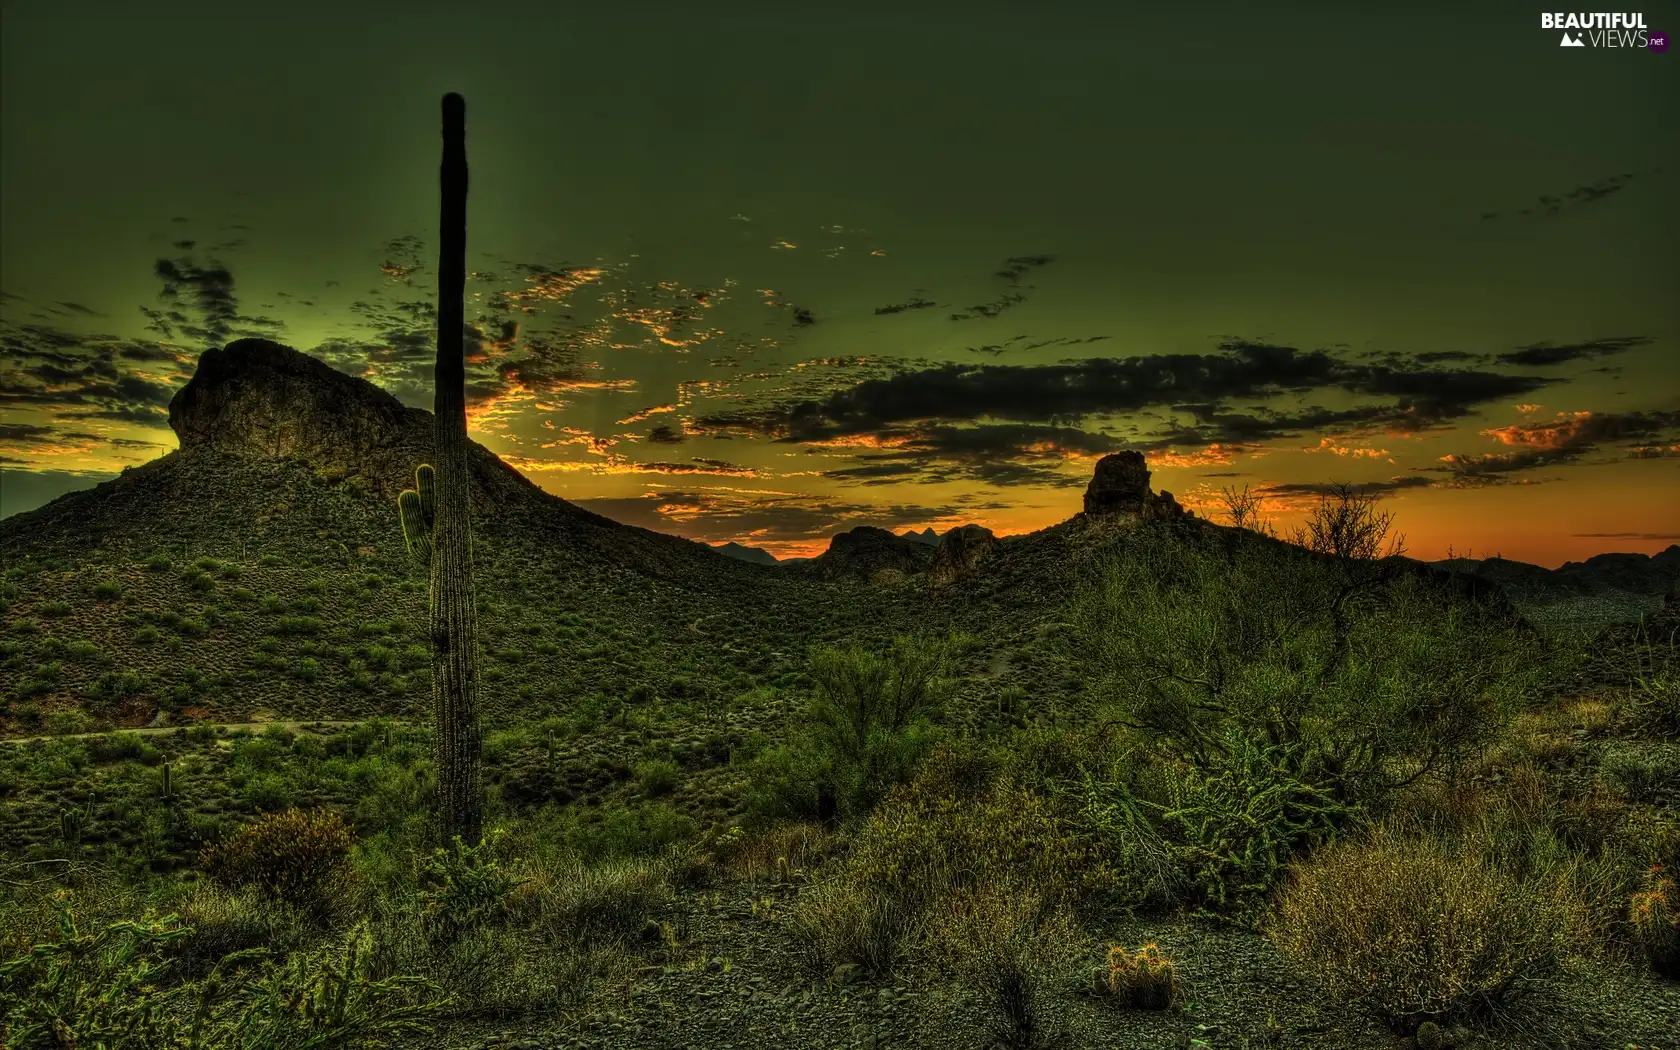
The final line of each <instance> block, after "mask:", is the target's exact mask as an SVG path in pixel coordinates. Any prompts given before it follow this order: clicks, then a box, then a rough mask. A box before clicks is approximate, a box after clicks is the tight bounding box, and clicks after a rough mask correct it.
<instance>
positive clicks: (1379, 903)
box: [1271, 828, 1578, 1031]
mask: <svg viewBox="0 0 1680 1050" xmlns="http://www.w3.org/2000/svg"><path fill="white" fill-rule="evenodd" d="M1577 925H1578V924H1577V923H1576V922H1575V921H1574V920H1573V919H1572V918H1571V917H1569V916H1567V915H1565V914H1563V909H1562V908H1561V907H1560V905H1559V903H1558V902H1557V901H1556V900H1555V899H1554V898H1551V897H1548V896H1546V895H1545V894H1543V893H1541V892H1538V891H1537V890H1536V889H1535V888H1534V887H1533V886H1531V885H1528V884H1525V883H1524V882H1523V881H1521V880H1518V879H1516V878H1513V877H1512V876H1510V875H1508V874H1505V873H1503V872H1501V871H1498V870H1497V869H1495V868H1494V867H1492V866H1490V865H1489V864H1488V863H1486V862H1485V861H1484V860H1483V859H1482V858H1481V857H1479V856H1477V855H1476V854H1475V853H1473V852H1467V851H1465V850H1463V849H1461V848H1458V847H1457V846H1456V845H1455V844H1450V843H1445V842H1442V841H1441V840H1438V839H1434V838H1420V837H1415V836H1407V835H1404V834H1402V833H1400V832H1398V831H1395V830H1393V829H1388V828H1379V829H1377V830H1375V831H1374V832H1373V833H1372V834H1371V836H1370V837H1368V838H1366V839H1365V840H1363V841H1348V842H1342V843H1338V844H1335V845H1332V846H1330V847H1328V848H1326V849H1324V850H1321V851H1320V852H1319V853H1318V854H1316V855H1315V856H1314V857H1313V858H1312V859H1311V860H1309V861H1307V862H1305V863H1304V864H1302V865H1300V866H1299V867H1298V868H1297V869H1296V871H1295V873H1294V875H1293V877H1292V878H1291V880H1290V881H1289V883H1288V884H1287V886H1286V887H1285V888H1284V890H1283V891H1282V892H1281V893H1280V895H1279V898H1278V906H1277V914H1276V918H1275V922H1274V924H1273V927H1272V930H1271V934H1272V938H1273V940H1274V941H1275V942H1276V944H1277V946H1278V948H1279V949H1280V950H1281V951H1282V952H1283V953H1284V954H1285V955H1286V956H1287V957H1289V958H1290V959H1291V961H1292V962H1293V963H1294V965H1296V966H1298V967H1299V968H1300V969H1301V970H1302V971H1303V972H1305V973H1307V974H1310V975H1311V976H1312V978H1313V979H1314V980H1315V981H1316V982H1318V984H1319V985H1320V987H1321V988H1322V989H1323V990H1324V992H1325V993H1326V995H1327V996H1329V997H1331V998H1335V999H1339V1000H1343V1001H1347V1002H1351V1003H1355V1004H1357V1005H1359V1006H1360V1007H1362V1008H1363V1009H1365V1010H1367V1011H1369V1012H1370V1013H1372V1014H1374V1015H1375V1016H1377V1017H1379V1018H1381V1019H1383V1020H1385V1021H1387V1022H1389V1023H1390V1024H1391V1025H1393V1026H1395V1027H1396V1029H1397V1030H1401V1029H1403V1030H1406V1031H1410V1030H1412V1029H1413V1028H1415V1027H1416V1025H1417V1024H1418V1023H1420V1022H1422V1021H1425V1020H1435V1021H1446V1020H1450V1019H1457V1018H1461V1017H1465V1016H1469V1015H1472V1014H1475V1013H1477V1012H1479V1011H1481V1010H1483V1009H1485V1008H1487V1007H1490V1006H1492V1005H1495V1004H1497V1003H1499V1002H1500V1001H1502V1000H1503V999H1505V998H1506V997H1507V996H1509V995H1511V994H1512V993H1514V992H1516V991H1517V990H1518V989H1519V988H1520V987H1521V986H1522V985H1523V984H1524V983H1526V982H1527V981H1529V980H1531V979H1535V978H1541V977H1545V976H1548V975H1549V974H1551V973H1552V972H1553V971H1554V970H1555V969H1556V967H1557V966H1558V964H1559V963H1560V961H1561V960H1562V958H1563V957H1564V954H1565V952H1566V950H1567V948H1568V944H1567V937H1568V934H1569V931H1570V930H1571V929H1573V928H1575V927H1576V926H1577Z"/></svg>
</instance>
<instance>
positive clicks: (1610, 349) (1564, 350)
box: [1499, 335, 1652, 368]
mask: <svg viewBox="0 0 1680 1050" xmlns="http://www.w3.org/2000/svg"><path fill="white" fill-rule="evenodd" d="M1651 341H1652V340H1651V337H1650V336H1645V335H1623V336H1616V337H1614V338H1610V339H1593V340H1590V341H1588V342H1585V343H1565V344H1563V345H1561V346H1560V345H1555V344H1552V343H1535V344H1534V345H1532V346H1525V347H1523V348H1521V349H1519V350H1513V351H1511V352H1510V353H1506V354H1500V355H1499V361H1500V362H1502V363H1503V364H1508V365H1517V366H1519V367H1523V368H1534V367H1545V366H1547V365H1562V364H1568V363H1570V362H1572V361H1584V360H1588V359H1590V358H1594V357H1609V356H1610V355H1611V354H1622V353H1626V352H1627V351H1629V350H1632V349H1633V348H1635V347H1639V346H1644V345H1646V344H1647V343H1650V342H1651Z"/></svg>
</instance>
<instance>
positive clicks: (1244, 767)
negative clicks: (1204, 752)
mask: <svg viewBox="0 0 1680 1050" xmlns="http://www.w3.org/2000/svg"><path fill="white" fill-rule="evenodd" d="M1223 743H1224V746H1223V747H1222V748H1221V749H1220V751H1219V752H1218V753H1217V754H1216V756H1215V757H1214V758H1213V759H1212V763H1211V768H1207V769H1202V768H1197V767H1196V766H1193V765H1190V764H1188V763H1180V764H1176V765H1171V766H1167V767H1166V769H1167V771H1168V774H1169V775H1168V778H1167V785H1168V791H1169V797H1170V808H1169V809H1167V810H1166V811H1165V812H1163V813H1161V815H1160V819H1161V821H1162V823H1163V824H1164V825H1165V826H1166V827H1167V828H1168V829H1169V831H1170V834H1171V835H1172V838H1173V840H1174V841H1176V842H1177V843H1180V844H1182V849H1181V850H1180V851H1179V853H1180V856H1181V857H1182V858H1183V860H1184V862H1185V864H1186V866H1187V868H1188V871H1189V874H1190V879H1191V882H1192V884H1193V886H1194V888H1195V890H1196V893H1197V896H1198V898H1199V901H1200V903H1201V904H1202V905H1203V906H1204V907H1205V908H1206V909H1208V910H1210V911H1211V912H1213V913H1215V914H1230V915H1234V916H1239V917H1240V916H1244V915H1245V913H1249V911H1250V909H1251V906H1252V905H1254V904H1256V903H1257V902H1259V901H1260V900H1261V899H1262V898H1263V897H1264V896H1265V895H1266V894H1267V893H1269V892H1270V891H1271V889H1272V887H1273V885H1274V884H1275V883H1276V881H1277V880H1278V878H1279V877H1280V876H1281V875H1282V873H1283V870H1284V867H1285V865H1286V864H1287V863H1288V862H1289V861H1290V859H1291V858H1292V857H1294V856H1296V855H1297V854H1299V853H1301V852H1303V851H1305V850H1307V849H1309V848H1312V847H1314V846H1317V845H1319V844H1320V843H1322V842H1324V841H1327V840H1328V839H1329V838H1330V837H1331V836H1332V835H1333V834H1334V833H1335V832H1336V830H1337V829H1338V828H1339V827H1341V826H1344V825H1345V824H1346V823H1347V822H1348V821H1349V820H1350V819H1351V818H1352V817H1353V816H1354V812H1353V810H1351V809H1350V808H1349V807H1347V806H1344V805H1342V804H1340V803H1338V802H1336V801H1335V800H1334V799H1332V798H1330V797H1329V794H1328V792H1326V791H1324V790H1323V789H1320V788H1316V787H1314V786H1312V785H1311V784H1309V783H1305V782H1303V781H1302V780H1301V779H1299V777H1298V774H1297V773H1295V772H1294V770H1296V769H1299V768H1301V766H1302V763H1301V762H1299V761H1295V760H1293V756H1292V755H1291V753H1290V752H1291V749H1290V748H1287V747H1275V746H1266V745H1264V744H1261V743H1258V742H1256V741H1254V740H1251V739H1248V738H1246V737H1244V736H1242V735H1241V734H1240V733H1239V732H1236V731H1228V733H1227V736H1226V739H1225V741H1224V742H1223ZM1297 746H1299V745H1297ZM1309 768H1310V766H1309ZM1138 837H1139V838H1141V837H1142V836H1141V835H1140V836H1138Z"/></svg>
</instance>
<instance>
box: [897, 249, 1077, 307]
mask: <svg viewBox="0 0 1680 1050" xmlns="http://www.w3.org/2000/svg"><path fill="white" fill-rule="evenodd" d="M1055 259H1056V257H1055V256H1054V255H1013V256H1010V257H1009V258H1008V259H1005V260H1004V261H1003V265H1002V266H1001V267H999V268H998V270H997V271H996V272H995V273H993V274H992V276H993V277H1001V278H1002V279H1003V280H1005V281H1008V282H1009V285H1010V287H1011V289H1019V288H1023V287H1028V288H1030V287H1031V285H1022V284H1021V278H1022V277H1025V276H1026V275H1027V273H1028V272H1029V271H1032V270H1035V269H1037V268H1038V267H1040V266H1047V265H1049V264H1050V263H1052V262H1054V261H1055ZM1026 301H1027V297H1026V296H1025V295H1023V294H1022V293H1021V292H1020V291H1018V290H1011V291H1008V292H1004V293H1003V294H1001V295H997V296H994V297H993V298H991V299H990V300H988V301H986V302H983V303H976V304H975V305H973V306H970V307H968V308H967V309H965V310H961V311H959V312H957V313H954V314H952V315H951V320H953V321H968V320H972V319H974V318H976V317H996V316H997V315H998V314H1001V313H1003V312H1004V311H1005V310H1008V309H1009V308H1010V307H1012V306H1018V305H1020V304H1021V303H1024V302H1026ZM877 312H878V311H877Z"/></svg>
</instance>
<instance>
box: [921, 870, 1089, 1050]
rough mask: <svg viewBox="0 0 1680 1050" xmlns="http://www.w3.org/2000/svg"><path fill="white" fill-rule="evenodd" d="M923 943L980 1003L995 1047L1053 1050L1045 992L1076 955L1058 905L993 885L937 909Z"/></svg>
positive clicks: (1026, 888) (1070, 925)
mask: <svg viewBox="0 0 1680 1050" xmlns="http://www.w3.org/2000/svg"><path fill="white" fill-rule="evenodd" d="M929 942H930V947H931V948H932V949H933V950H934V951H935V952H936V953H937V954H938V956H939V957H940V958H941V959H942V960H943V961H944V962H945V963H946V965H948V966H949V967H950V968H951V969H952V970H954V971H955V972H956V974H957V975H958V976H959V977H960V978H961V980H962V983H963V986H964V988H966V989H967V990H968V991H969V992H971V993H972V994H974V995H975V996H976V997H977V998H979V999H980V1001H981V1003H982V1005H983V1006H984V1007H985V1009H986V1011H987V1013H988V1014H989V1015H990V1017H991V1021H992V1028H993V1030H992V1032H991V1033H990V1034H991V1035H992V1036H993V1038H994V1040H995V1041H996V1042H1000V1043H1002V1044H1003V1045H1004V1046H1007V1047H1013V1048H1021V1050H1026V1048H1031V1047H1039V1046H1048V1045H1052V1044H1053V1043H1054V1041H1055V1040H1056V1037H1057V1036H1058V1035H1059V1034H1060V1025H1058V1024H1057V1023H1056V1022H1055V1021H1054V1020H1053V1019H1052V1018H1051V1017H1050V1016H1049V1001H1050V993H1051V991H1052V989H1053V988H1054V987H1055V985H1056V984H1057V983H1058V981H1059V980H1060V978H1061V977H1062V976H1063V975H1064V971H1065V969H1066V968H1067V966H1068V964H1069V963H1071V962H1072V961H1073V960H1074V959H1075V958H1077V956H1078V954H1079V949H1080V936H1079V927H1078V924H1077V923H1076V922H1075V921H1074V919H1073V916H1072V914H1071V913H1070V912H1069V911H1068V910H1067V908H1066V906H1065V905H1056V904H1052V903H1050V902H1047V901H1046V900H1045V899H1044V898H1043V897H1042V896H1041V895H1039V894H1038V893H1036V892H1035V891H1034V890H1033V888H1032V887H1031V886H1030V885H1018V884H1014V883H1011V882H1009V881H1004V882H999V883H993V884H992V885H989V886H986V887H984V888H981V889H978V890H976V891H975V892H972V893H966V894H961V895H958V896H956V897H953V898H951V899H949V900H947V901H946V902H944V904H943V906H942V907H941V908H940V909H939V910H938V912H937V913H936V916H935V917H934V919H933V922H932V924H931V927H930V931H929Z"/></svg>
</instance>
